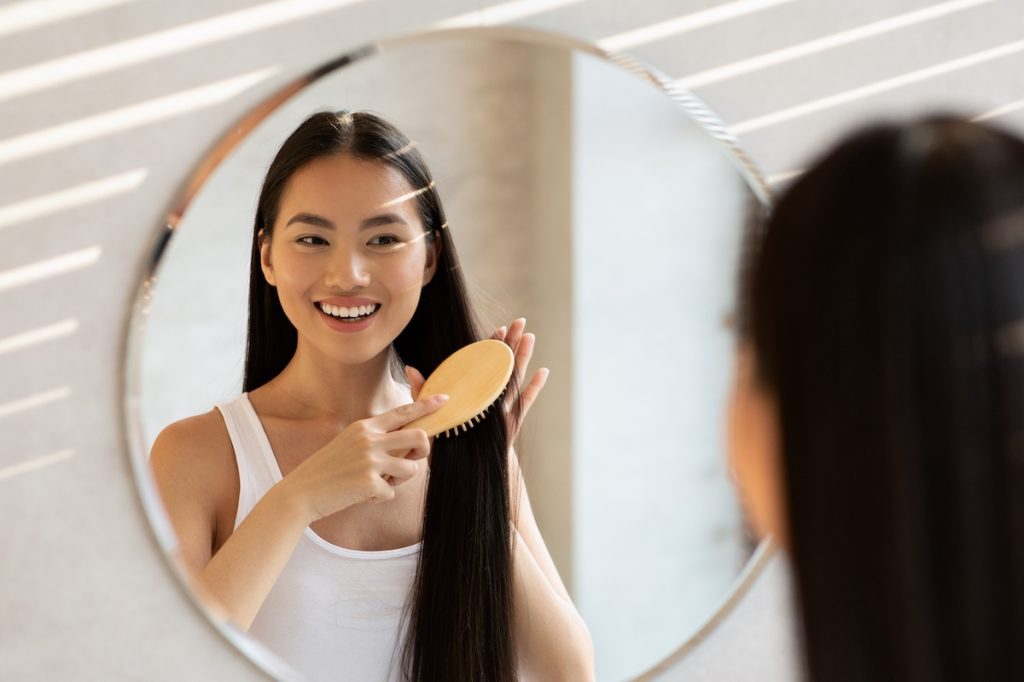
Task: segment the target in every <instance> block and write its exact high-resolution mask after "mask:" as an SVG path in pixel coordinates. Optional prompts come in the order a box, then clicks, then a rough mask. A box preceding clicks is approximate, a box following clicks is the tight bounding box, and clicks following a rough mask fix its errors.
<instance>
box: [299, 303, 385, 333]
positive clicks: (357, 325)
mask: <svg viewBox="0 0 1024 682" xmlns="http://www.w3.org/2000/svg"><path fill="white" fill-rule="evenodd" d="M313 307H314V308H316V312H317V313H318V314H319V315H320V317H322V318H323V320H324V322H326V323H327V326H328V327H330V328H331V329H333V330H335V331H339V332H358V331H362V330H364V329H366V328H367V327H369V326H370V325H371V324H373V321H374V320H375V319H376V318H377V313H379V312H380V309H381V308H382V307H383V306H381V305H378V306H377V309H376V310H374V311H373V312H372V313H370V314H369V315H367V316H366V317H359V318H355V319H353V321H351V322H349V321H346V320H344V319H343V318H340V317H335V316H334V315H328V314H327V313H325V312H324V311H323V310H321V309H320V306H318V305H316V304H315V303H314V304H313Z"/></svg>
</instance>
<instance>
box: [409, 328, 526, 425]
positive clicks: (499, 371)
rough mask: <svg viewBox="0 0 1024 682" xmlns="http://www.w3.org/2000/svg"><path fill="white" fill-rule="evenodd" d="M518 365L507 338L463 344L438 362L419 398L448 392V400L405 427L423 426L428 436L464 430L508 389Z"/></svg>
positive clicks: (480, 418)
mask: <svg viewBox="0 0 1024 682" xmlns="http://www.w3.org/2000/svg"><path fill="white" fill-rule="evenodd" d="M514 368H515V356H513V354H512V349H511V348H509V346H508V344H506V343H505V342H504V341H498V340H497V339H485V340H483V341H477V342H475V343H471V344H469V345H468V346H463V347H462V348H460V349H459V350H457V351H455V352H454V353H452V354H451V355H449V356H448V357H447V358H445V360H444V362H442V363H441V364H440V365H438V366H437V369H435V370H434V371H433V372H431V373H430V376H429V377H427V380H426V381H425V382H424V383H423V387H422V388H421V389H420V392H419V395H418V396H417V397H416V399H417V400H421V399H423V398H429V397H430V396H432V395H436V394H438V393H447V394H448V396H449V397H448V402H446V403H445V404H444V405H442V406H441V407H440V408H439V409H437V410H436V411H434V412H431V413H430V414H428V415H425V416H423V417H420V418H419V419H416V420H415V421H411V422H409V423H408V424H406V425H405V426H403V427H402V430H405V429H423V430H424V431H426V432H427V435H428V436H436V435H439V434H444V435H445V436H454V435H456V434H458V433H464V432H466V431H468V430H469V429H471V428H473V425H474V424H478V423H479V422H480V421H482V420H483V418H484V414H485V413H486V412H487V411H488V410H489V409H490V408H491V406H492V405H494V402H495V401H496V400H497V399H498V397H499V396H500V395H501V394H502V393H504V392H505V387H506V386H508V380H509V378H510V377H511V376H512V370H513V369H514Z"/></svg>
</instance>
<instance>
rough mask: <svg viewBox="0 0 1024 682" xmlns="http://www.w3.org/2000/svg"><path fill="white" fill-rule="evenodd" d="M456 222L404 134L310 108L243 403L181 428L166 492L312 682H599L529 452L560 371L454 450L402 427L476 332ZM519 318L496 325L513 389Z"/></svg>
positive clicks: (267, 197) (263, 232)
mask: <svg viewBox="0 0 1024 682" xmlns="http://www.w3.org/2000/svg"><path fill="white" fill-rule="evenodd" d="M447 227H448V226H447V224H446V222H445V219H444V213H443V210H442V208H441V204H440V199H439V197H438V194H437V191H436V189H435V187H434V183H433V180H432V179H431V177H430V173H429V171H428V169H427V167H426V164H425V163H424V161H423V159H422V157H421V156H420V154H419V152H418V151H417V150H416V148H415V146H414V145H413V144H412V143H411V142H410V141H409V140H408V139H407V138H406V137H405V136H404V135H403V134H402V133H401V132H400V131H398V130H397V129H396V128H394V127H393V126H391V125H390V124H388V123H387V122H385V121H383V120H382V119H380V118H378V117H376V116H373V115H371V114H367V113H349V112H323V113H317V114H314V115H313V116H311V117H310V118H308V119H307V120H306V121H305V122H304V123H303V124H302V125H300V126H299V128H298V129H297V130H296V131H295V132H294V133H293V134H292V135H291V136H290V137H289V138H288V140H287V141H286V142H285V143H284V145H283V146H282V148H281V150H280V151H279V152H278V154H277V156H276V157H275V159H274V161H273V163H272V164H271V166H270V169H269V170H268V172H267V176H266V179H265V182H264V185H263V189H262V192H261V194H260V199H259V203H258V206H257V213H256V221H255V228H254V234H253V250H252V272H251V279H250V296H249V333H248V347H247V351H246V363H245V379H244V382H243V390H244V393H243V394H242V395H241V396H239V397H238V398H237V399H235V400H233V401H231V402H229V403H225V404H222V405H218V406H216V409H214V410H212V411H211V412H209V413H207V414H204V415H199V416H196V417H192V418H189V419H185V420H182V421H181V422H177V423H175V424H172V425H171V426H169V427H168V428H167V429H165V430H164V431H163V432H162V433H161V434H160V436H159V437H158V438H157V440H156V442H155V443H154V446H153V452H152V455H151V462H152V467H153V470H154V473H155V476H156V480H157V483H158V485H159V487H160V490H161V493H162V495H163V498H164V501H165V504H166V506H167V510H168V513H169V515H170V518H171V521H172V523H173V524H174V526H175V529H176V530H177V532H178V535H179V537H180V539H181V545H182V551H183V553H184V555H185V560H186V562H187V563H188V565H189V566H190V567H191V569H192V571H193V572H194V573H195V576H196V581H197V583H198V584H199V587H200V589H202V590H203V591H205V592H207V593H209V594H211V595H212V596H213V597H215V598H216V600H217V601H218V602H220V603H221V604H222V605H223V607H224V608H225V609H226V610H227V612H228V613H229V614H230V616H231V617H232V618H233V619H234V620H235V621H236V622H237V623H238V624H239V625H240V626H241V627H243V628H248V629H249V630H250V632H251V633H252V634H253V635H255V636H256V637H257V638H259V639H261V640H262V641H263V642H264V643H266V644H267V645H268V646H269V647H270V648H271V649H272V650H274V651H275V652H277V653H279V654H280V655H281V656H282V657H283V658H285V660H288V661H289V662H291V663H292V664H294V665H295V666H296V667H297V668H298V669H299V670H300V671H301V672H303V673H305V674H306V675H307V676H309V677H310V678H311V679H360V680H363V679H366V680H374V679H398V678H402V679H412V680H442V679H444V680H448V679H451V680H455V679H458V680H484V679H486V680H513V679H517V676H518V675H523V676H525V677H531V676H537V677H543V679H587V678H589V677H592V676H593V672H592V668H593V651H592V645H591V642H590V637H589V634H588V632H587V629H586V626H585V625H584V624H583V621H582V620H581V619H580V617H579V614H578V613H577V612H576V609H575V608H574V607H573V605H572V602H571V601H570V599H569V596H568V593H567V592H566V590H565V587H564V585H563V584H562V581H561V579H560V578H559V576H558V573H557V571H556V570H555V568H554V564H553V563H552V561H551V558H550V555H549V554H548V551H547V549H546V548H545V546H544V542H543V540H542V539H541V537H540V533H539V531H538V530H537V526H536V523H535V521H534V519H533V515H532V512H531V511H530V505H529V501H528V498H527V496H526V491H525V488H524V487H523V485H522V482H521V479H520V477H519V471H518V465H517V463H516V459H515V455H514V452H512V451H511V448H510V443H511V441H512V440H513V439H514V436H515V433H516V431H517V430H518V425H519V423H520V419H521V414H525V412H526V410H528V409H529V406H530V404H531V403H532V402H533V400H534V399H535V398H536V395H537V393H538V392H539V391H540V389H541V388H542V387H543V384H544V380H545V378H546V372H545V371H541V372H538V373H537V374H536V375H535V376H534V377H533V379H532V380H531V381H530V383H529V384H528V385H527V386H526V388H525V389H524V390H523V393H522V398H521V400H520V401H518V402H517V401H516V400H513V399H511V398H510V399H509V401H508V409H507V410H501V409H499V410H496V411H491V412H490V413H489V414H490V415H491V416H490V417H488V418H487V419H484V420H483V422H482V423H481V424H479V425H477V426H475V427H474V428H473V429H471V430H470V431H468V432H466V433H463V434H460V435H458V436H456V437H454V438H451V439H439V440H437V441H436V442H434V443H430V442H428V439H427V437H426V434H425V432H423V431H421V430H404V431H403V430H401V427H402V426H403V425H405V424H407V423H409V422H411V421H413V420H414V419H416V418H418V417H420V416H422V415H424V414H427V413H429V412H431V411H433V410H435V409H437V408H438V407H439V405H440V404H441V403H440V402H438V401H436V400H435V401H416V402H410V401H411V400H412V399H413V398H414V397H415V395H416V393H417V392H418V390H419V387H420V385H422V382H423V375H428V374H429V373H430V372H431V371H432V370H433V369H434V368H435V367H436V366H437V365H438V364H440V362H441V361H442V360H443V359H444V358H446V357H447V356H448V355H450V354H451V353H452V352H454V351H455V350H457V349H458V348H461V347H462V346H464V345H466V344H468V343H470V342H472V341H475V340H478V339H479V338H480V337H479V335H478V332H477V325H476V323H475V321H474V318H473V316H472V312H471V310H470V306H469V303H468V301H467V297H466V294H465V291H464V286H463V282H462V278H461V275H460V271H459V269H458V261H457V259H456V256H455V250H454V244H453V243H452V240H451V237H450V234H449V231H448V229H447ZM524 324H525V322H524V321H523V320H517V321H516V322H514V323H513V324H512V325H511V326H510V327H509V328H508V329H505V328H502V329H500V330H498V332H496V334H495V336H496V338H500V339H503V340H505V341H506V342H507V343H509V344H510V345H511V346H512V347H513V348H514V349H515V351H516V365H517V371H516V373H515V375H516V376H515V378H514V381H513V385H512V386H511V387H510V389H509V390H508V392H507V393H508V394H509V396H515V395H516V390H515V385H516V384H518V382H519V381H521V380H522V379H523V378H524V375H525V368H526V364H527V363H528V361H529V359H530V356H531V354H532V350H533V345H534V339H533V335H532V334H525V333H524ZM403 366H404V367H403ZM403 368H404V370H405V371H403ZM406 372H407V374H406ZM406 377H408V381H407V380H406ZM495 415H497V416H495ZM428 453H429V455H430V459H429V462H430V464H429V467H428V465H427V461H428V460H427V457H426V456H427V455H428ZM428 472H429V476H428Z"/></svg>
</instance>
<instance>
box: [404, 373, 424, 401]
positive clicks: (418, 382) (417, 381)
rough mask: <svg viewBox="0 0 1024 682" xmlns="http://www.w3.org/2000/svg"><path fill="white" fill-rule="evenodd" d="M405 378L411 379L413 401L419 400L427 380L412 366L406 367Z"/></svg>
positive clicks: (410, 387)
mask: <svg viewBox="0 0 1024 682" xmlns="http://www.w3.org/2000/svg"><path fill="white" fill-rule="evenodd" d="M405 376H406V377H407V378H408V379H409V389H410V391H411V392H412V399H413V400H416V399H417V398H419V395H420V389H422V388H423V384H424V383H426V379H424V378H423V374H421V373H420V371H419V370H418V369H416V368H415V367H413V366H412V365H406V366H405Z"/></svg>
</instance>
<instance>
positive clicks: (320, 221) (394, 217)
mask: <svg viewBox="0 0 1024 682" xmlns="http://www.w3.org/2000/svg"><path fill="white" fill-rule="evenodd" d="M292 223H305V224H307V225H315V226H316V227H323V228H326V229H328V230H333V229H334V223H332V222H331V221H330V220H328V219H327V218H324V217H323V216H319V215H316V214H315V213H305V212H303V213H296V214H295V215H293V216H292V217H291V218H289V219H288V222H287V223H285V224H284V226H285V227H288V226H289V225H291V224H292ZM393 223H400V224H402V225H408V224H409V223H408V222H407V221H406V220H405V218H403V217H402V216H400V215H398V214H397V213H381V214H380V215H375V216H373V217H372V218H367V219H366V220H364V221H363V222H362V223H360V225H359V229H360V230H366V229H368V228H371V227H380V226H381V225H391V224H393Z"/></svg>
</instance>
